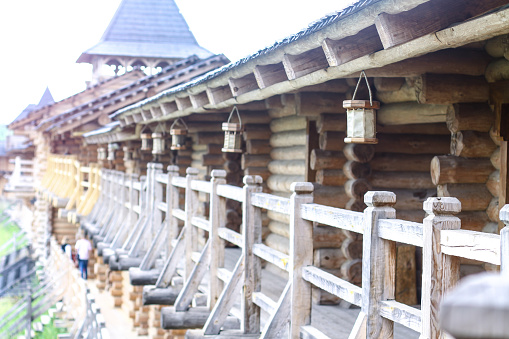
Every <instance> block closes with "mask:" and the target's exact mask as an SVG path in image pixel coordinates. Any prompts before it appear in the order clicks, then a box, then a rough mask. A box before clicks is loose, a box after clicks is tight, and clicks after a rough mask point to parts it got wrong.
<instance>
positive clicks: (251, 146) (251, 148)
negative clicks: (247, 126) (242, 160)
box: [246, 139, 272, 154]
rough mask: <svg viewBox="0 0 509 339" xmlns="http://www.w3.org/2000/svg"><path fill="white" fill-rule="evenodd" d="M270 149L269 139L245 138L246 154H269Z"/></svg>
mask: <svg viewBox="0 0 509 339" xmlns="http://www.w3.org/2000/svg"><path fill="white" fill-rule="evenodd" d="M271 149H272V146H271V145H270V142H269V140H256V139H255V140H246V153H247V154H269V153H270V150H271Z"/></svg>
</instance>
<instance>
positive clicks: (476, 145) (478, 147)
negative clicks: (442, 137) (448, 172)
mask: <svg viewBox="0 0 509 339" xmlns="http://www.w3.org/2000/svg"><path fill="white" fill-rule="evenodd" d="M496 148H497V145H495V143H493V141H492V140H491V137H490V135H489V133H482V132H475V131H462V132H457V133H454V134H452V136H451V154H453V155H456V156H458V157H460V156H461V157H466V158H483V157H486V158H489V157H490V156H491V155H492V154H493V151H494V150H495V149H496Z"/></svg>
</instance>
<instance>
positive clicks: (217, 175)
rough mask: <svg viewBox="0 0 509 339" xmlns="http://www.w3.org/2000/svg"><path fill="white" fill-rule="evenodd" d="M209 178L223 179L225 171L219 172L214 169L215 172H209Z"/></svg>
mask: <svg viewBox="0 0 509 339" xmlns="http://www.w3.org/2000/svg"><path fill="white" fill-rule="evenodd" d="M210 176H211V177H212V178H219V179H224V178H226V171H225V170H220V169H215V170H212V172H210Z"/></svg>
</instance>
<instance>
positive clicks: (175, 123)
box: [170, 118, 189, 130]
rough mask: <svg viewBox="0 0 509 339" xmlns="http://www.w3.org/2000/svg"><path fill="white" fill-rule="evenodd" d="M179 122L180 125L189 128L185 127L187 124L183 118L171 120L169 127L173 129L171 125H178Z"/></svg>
mask: <svg viewBox="0 0 509 339" xmlns="http://www.w3.org/2000/svg"><path fill="white" fill-rule="evenodd" d="M179 123H180V124H181V125H183V126H184V127H185V128H186V130H188V129H189V128H188V127H187V125H186V123H185V121H184V120H182V119H181V118H178V119H177V120H175V121H174V122H173V124H171V126H170V129H174V128H173V127H175V126H176V125H178V124H179Z"/></svg>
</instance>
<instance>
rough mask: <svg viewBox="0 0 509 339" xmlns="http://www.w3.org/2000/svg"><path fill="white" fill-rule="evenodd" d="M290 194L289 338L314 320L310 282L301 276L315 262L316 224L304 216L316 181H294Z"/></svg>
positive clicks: (296, 337) (294, 338)
mask: <svg viewBox="0 0 509 339" xmlns="http://www.w3.org/2000/svg"><path fill="white" fill-rule="evenodd" d="M291 190H292V192H293V193H292V196H291V197H290V280H291V281H292V292H291V305H292V309H291V316H290V324H291V325H290V338H293V339H298V338H300V327H301V326H303V325H309V324H310V323H311V284H309V283H308V282H306V281H304V279H302V268H303V267H306V266H310V265H313V242H312V241H310V240H311V239H313V223H312V222H310V221H308V220H304V219H302V217H301V216H300V209H301V206H302V205H303V204H311V203H313V196H312V193H313V184H311V183H309V182H295V183H293V184H292V186H291Z"/></svg>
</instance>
